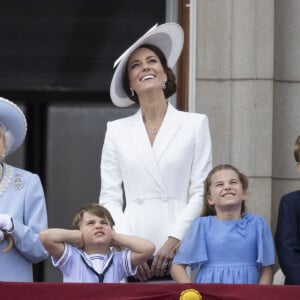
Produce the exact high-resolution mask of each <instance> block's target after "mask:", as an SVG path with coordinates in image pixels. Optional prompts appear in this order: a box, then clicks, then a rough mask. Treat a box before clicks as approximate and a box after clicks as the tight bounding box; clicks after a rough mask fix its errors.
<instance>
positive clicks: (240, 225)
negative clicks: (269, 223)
mask: <svg viewBox="0 0 300 300" xmlns="http://www.w3.org/2000/svg"><path fill="white" fill-rule="evenodd" d="M252 219H253V216H252V215H250V214H249V213H244V214H243V215H242V217H241V219H240V220H238V221H237V222H236V224H235V227H236V232H237V233H238V234H240V235H241V236H242V237H245V236H246V227H247V225H248V224H249V223H250V222H251V220H252Z"/></svg>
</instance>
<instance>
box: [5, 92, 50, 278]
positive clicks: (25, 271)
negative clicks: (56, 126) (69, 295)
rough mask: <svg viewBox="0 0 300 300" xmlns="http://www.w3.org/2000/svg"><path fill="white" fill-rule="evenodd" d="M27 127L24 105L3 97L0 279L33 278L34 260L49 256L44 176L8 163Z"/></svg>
mask: <svg viewBox="0 0 300 300" xmlns="http://www.w3.org/2000/svg"><path fill="white" fill-rule="evenodd" d="M26 130H27V123H26V119H25V116H24V114H23V112H22V111H21V110H20V108H19V107H18V106H17V105H15V104H14V103H13V102H11V101H9V100H7V99H4V98H1V97H0V266H1V268H0V281H23V282H24V281H25V282H31V281H33V271H32V264H33V263H38V262H40V261H42V260H44V259H45V258H46V257H47V256H48V253H47V252H46V250H45V249H44V247H43V246H42V244H41V242H40V240H39V233H40V231H41V230H42V229H45V228H47V225H48V219H47V211H46V203H45V197H44V191H43V187H42V184H41V181H40V178H39V176H38V175H37V174H33V173H31V172H29V171H25V170H22V169H19V168H16V167H13V166H11V165H8V164H6V163H4V159H5V157H7V156H8V155H10V154H11V153H13V152H14V151H15V150H16V149H17V148H19V147H20V146H21V144H22V143H23V141H24V139H25V136H26Z"/></svg>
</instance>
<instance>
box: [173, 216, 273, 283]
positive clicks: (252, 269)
mask: <svg viewBox="0 0 300 300" xmlns="http://www.w3.org/2000/svg"><path fill="white" fill-rule="evenodd" d="M274 263H275V252H274V244H273V236H272V233H271V230H270V228H269V226H268V224H267V223H266V221H265V220H264V218H263V217H261V216H253V215H251V214H249V213H245V214H243V216H242V218H241V219H240V220H225V221H223V220H219V219H217V218H216V217H215V216H207V217H197V218H196V219H194V221H193V222H192V224H191V226H190V227H189V229H188V231H187V233H186V235H185V236H184V238H183V240H182V243H181V246H180V247H179V249H178V252H177V253H176V255H175V257H174V260H173V264H184V265H189V266H190V267H191V269H192V270H195V269H198V272H197V275H196V279H195V282H196V283H233V284H236V283H240V284H245V283H248V284H256V283H258V280H259V276H260V268H261V266H270V265H273V264H274Z"/></svg>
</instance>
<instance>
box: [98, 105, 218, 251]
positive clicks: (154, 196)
mask: <svg viewBox="0 0 300 300" xmlns="http://www.w3.org/2000/svg"><path fill="white" fill-rule="evenodd" d="M211 167H212V154H211V136H210V130H209V124H208V118H207V117H206V115H203V114H196V113H187V112H182V111H179V110H177V109H175V108H174V107H173V106H172V105H171V104H170V103H169V104H168V110H167V112H166V115H165V118H164V120H163V123H162V125H161V127H160V129H159V132H158V133H157V136H156V138H155V141H154V143H153V146H151V143H150V141H149V138H148V135H147V132H146V128H145V125H144V123H143V119H142V114H141V110H138V112H137V113H136V114H134V115H132V116H129V117H126V118H122V119H118V120H115V121H111V122H108V123H107V130H106V135H105V140H104V145H103V150H102V157H101V192H100V197H99V202H100V204H101V205H103V206H105V207H106V208H107V209H108V210H109V211H110V212H111V214H112V217H113V219H114V221H115V223H116V226H115V229H116V231H117V232H119V233H124V234H133V235H136V236H140V237H142V238H145V239H148V240H150V241H152V242H153V243H154V244H155V246H156V251H157V250H158V249H159V248H160V247H161V246H162V245H163V243H164V242H165V241H166V240H167V238H168V236H172V237H175V238H177V239H179V240H181V239H182V237H183V235H184V233H185V232H186V230H187V228H188V226H189V225H190V223H191V222H192V220H193V219H194V218H195V217H196V216H198V215H199V213H200V210H201V208H202V198H203V181H204V179H205V177H206V176H207V174H208V172H209V171H210V170H211ZM122 186H124V192H125V193H124V194H125V198H126V199H125V198H124V197H123V196H124V195H123V189H122Z"/></svg>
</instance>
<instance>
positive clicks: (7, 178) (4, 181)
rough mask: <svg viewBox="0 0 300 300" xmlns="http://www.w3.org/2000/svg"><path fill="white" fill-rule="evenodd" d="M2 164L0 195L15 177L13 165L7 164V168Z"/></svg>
mask: <svg viewBox="0 0 300 300" xmlns="http://www.w3.org/2000/svg"><path fill="white" fill-rule="evenodd" d="M0 165H1V170H2V172H1V173H2V176H1V179H0V196H1V195H2V194H3V193H4V192H5V190H6V189H7V187H8V185H9V184H10V182H11V180H12V178H13V167H12V166H9V165H5V168H4V167H3V165H2V164H0Z"/></svg>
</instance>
